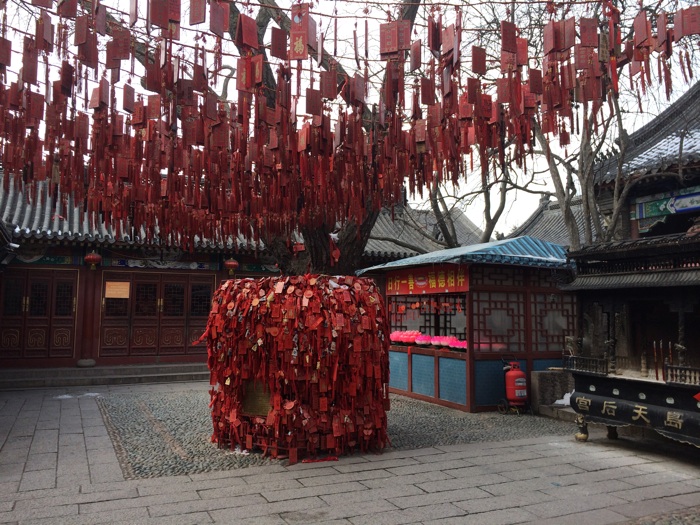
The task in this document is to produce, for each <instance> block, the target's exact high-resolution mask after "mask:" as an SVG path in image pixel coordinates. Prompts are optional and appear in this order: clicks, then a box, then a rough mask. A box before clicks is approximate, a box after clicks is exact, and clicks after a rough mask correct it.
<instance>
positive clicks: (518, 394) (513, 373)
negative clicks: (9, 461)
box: [498, 359, 529, 414]
mask: <svg viewBox="0 0 700 525" xmlns="http://www.w3.org/2000/svg"><path fill="white" fill-rule="evenodd" d="M503 371H504V372H505V373H506V374H505V383H506V398H505V399H501V402H500V403H499V405H498V411H499V412H501V413H502V414H507V413H508V412H515V413H517V414H520V413H521V412H525V411H526V410H528V408H529V407H528V399H527V376H526V375H525V372H523V371H522V370H521V368H520V363H519V362H518V361H515V360H505V359H504V360H503Z"/></svg>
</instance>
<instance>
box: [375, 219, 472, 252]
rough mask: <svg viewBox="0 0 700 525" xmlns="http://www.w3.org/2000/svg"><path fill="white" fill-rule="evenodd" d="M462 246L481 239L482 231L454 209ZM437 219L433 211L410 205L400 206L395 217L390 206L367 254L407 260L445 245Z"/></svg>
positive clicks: (377, 224)
mask: <svg viewBox="0 0 700 525" xmlns="http://www.w3.org/2000/svg"><path fill="white" fill-rule="evenodd" d="M450 214H451V216H452V220H453V222H454V226H455V232H456V234H457V241H458V242H459V243H460V245H461V246H468V245H471V244H475V243H478V242H479V238H480V236H481V230H479V228H477V226H476V225H475V224H474V223H473V222H472V221H470V220H469V219H468V218H467V216H466V215H464V213H462V211H461V210H458V209H456V208H452V209H451V210H450ZM439 238H441V237H440V235H439V230H438V228H437V219H436V218H435V215H434V214H433V212H432V211H431V210H417V209H415V208H411V207H409V206H405V207H404V206H396V207H395V208H394V213H393V217H392V212H391V210H390V209H388V208H385V209H383V210H382V211H381V213H380V214H379V217H378V218H377V222H376V223H375V225H374V228H373V229H372V234H371V235H370V238H369V241H368V242H367V246H366V247H365V253H364V255H365V257H368V258H375V259H392V260H393V259H403V258H405V257H413V256H414V255H418V254H421V253H429V252H434V251H436V250H442V249H444V248H445V245H444V244H441V243H440V242H439V241H438V239H439Z"/></svg>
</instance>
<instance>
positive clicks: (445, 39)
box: [440, 24, 455, 56]
mask: <svg viewBox="0 0 700 525" xmlns="http://www.w3.org/2000/svg"><path fill="white" fill-rule="evenodd" d="M440 41H441V42H442V51H441V52H442V55H443V56H445V55H447V54H448V53H449V52H450V51H452V50H453V49H454V46H455V26H454V24H450V25H449V26H447V27H445V28H443V29H442V34H441V35H440Z"/></svg>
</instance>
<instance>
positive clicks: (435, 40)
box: [428, 15, 441, 58]
mask: <svg viewBox="0 0 700 525" xmlns="http://www.w3.org/2000/svg"><path fill="white" fill-rule="evenodd" d="M440 36H441V35H440V23H439V22H438V21H437V20H435V19H434V18H433V16H432V15H431V16H430V17H428V49H430V52H431V53H432V54H433V56H434V57H435V58H440V45H441V42H440Z"/></svg>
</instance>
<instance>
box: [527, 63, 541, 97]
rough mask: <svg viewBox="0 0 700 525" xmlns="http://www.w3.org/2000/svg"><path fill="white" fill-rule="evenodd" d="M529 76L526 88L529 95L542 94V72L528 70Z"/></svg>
mask: <svg viewBox="0 0 700 525" xmlns="http://www.w3.org/2000/svg"><path fill="white" fill-rule="evenodd" d="M529 74H530V78H529V81H528V87H529V88H530V93H535V94H537V95H541V94H542V92H543V89H542V87H543V86H542V71H540V70H539V69H530V70H529Z"/></svg>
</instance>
